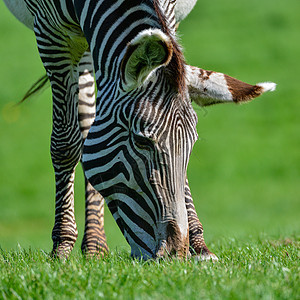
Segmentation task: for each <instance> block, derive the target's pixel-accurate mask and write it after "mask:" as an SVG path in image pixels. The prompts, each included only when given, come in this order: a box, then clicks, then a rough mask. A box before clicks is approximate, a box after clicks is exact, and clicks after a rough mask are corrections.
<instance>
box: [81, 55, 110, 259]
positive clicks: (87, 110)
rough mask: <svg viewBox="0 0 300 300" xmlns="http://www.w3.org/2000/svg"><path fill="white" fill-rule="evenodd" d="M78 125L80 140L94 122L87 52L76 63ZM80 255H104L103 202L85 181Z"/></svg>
mask: <svg viewBox="0 0 300 300" xmlns="http://www.w3.org/2000/svg"><path fill="white" fill-rule="evenodd" d="M78 114H79V125H80V130H81V133H82V136H83V139H85V138H86V137H87V134H88V131H89V129H90V127H91V125H92V123H93V121H94V118H95V82H94V77H93V63H92V58H91V54H90V52H88V51H87V52H86V53H85V54H84V55H83V57H82V58H81V60H80V63H79V95H78ZM81 250H82V252H83V253H85V254H86V255H89V256H94V255H96V256H97V255H100V256H101V255H103V254H105V253H107V252H108V246H107V243H106V236H105V232H104V198H103V197H102V196H101V195H100V194H99V193H98V192H97V191H96V190H95V189H94V188H93V187H92V185H91V184H90V183H89V182H88V181H87V179H85V229H84V236H83V240H82V244H81Z"/></svg>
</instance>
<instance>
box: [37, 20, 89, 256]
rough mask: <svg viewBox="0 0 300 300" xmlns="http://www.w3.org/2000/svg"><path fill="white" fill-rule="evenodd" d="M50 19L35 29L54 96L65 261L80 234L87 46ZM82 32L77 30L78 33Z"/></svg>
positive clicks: (57, 227) (60, 250)
mask: <svg viewBox="0 0 300 300" xmlns="http://www.w3.org/2000/svg"><path fill="white" fill-rule="evenodd" d="M48 19H51V18H50V17H47V16H43V14H41V15H37V16H36V18H35V28H34V29H35V35H36V39H37V45H38V49H39V53H40V57H41V59H42V62H43V65H44V67H45V69H46V72H47V75H48V77H49V79H50V82H51V88H52V97H53V128H52V134H51V149H50V152H51V158H52V164H53V167H54V171H55V181H56V201H55V224H54V228H53V231H52V240H53V250H52V255H53V256H57V257H61V258H64V257H68V256H69V254H70V252H71V251H72V249H73V246H74V244H75V241H76V239H77V235H78V232H77V226H76V223H75V216H74V177H75V167H76V165H77V163H78V162H79V160H80V157H81V152H82V145H83V139H82V135H81V131H80V128H79V122H78V79H79V74H78V62H79V60H80V58H81V56H82V54H83V53H84V51H85V50H86V48H87V45H86V48H84V47H82V48H83V49H82V50H81V48H80V47H76V45H77V44H76V43H77V41H72V40H71V38H72V37H73V36H75V34H74V30H75V29H76V28H73V32H72V34H73V35H70V34H69V32H68V29H67V27H60V26H59V25H56V24H55V23H51V22H48ZM80 32H81V30H80V28H78V34H80ZM83 39H84V38H83ZM83 39H82V41H83V43H84V41H85V40H83ZM83 43H82V44H83ZM74 46H75V47H74ZM74 48H75V50H74Z"/></svg>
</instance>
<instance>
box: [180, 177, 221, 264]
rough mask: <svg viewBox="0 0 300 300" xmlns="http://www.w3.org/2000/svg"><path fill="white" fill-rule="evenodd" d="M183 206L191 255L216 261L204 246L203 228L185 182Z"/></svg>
mask: <svg viewBox="0 0 300 300" xmlns="http://www.w3.org/2000/svg"><path fill="white" fill-rule="evenodd" d="M185 205H186V210H187V214H188V223H189V239H190V252H191V254H192V255H193V256H198V257H199V259H200V260H210V259H212V260H218V258H217V256H216V255H215V254H213V253H212V252H211V251H209V249H208V248H207V246H206V244H205V241H204V236H203V226H202V224H201V222H200V221H199V218H198V215H197V212H196V209H195V206H194V202H193V198H192V195H191V191H190V187H189V184H188V181H187V180H186V184H185Z"/></svg>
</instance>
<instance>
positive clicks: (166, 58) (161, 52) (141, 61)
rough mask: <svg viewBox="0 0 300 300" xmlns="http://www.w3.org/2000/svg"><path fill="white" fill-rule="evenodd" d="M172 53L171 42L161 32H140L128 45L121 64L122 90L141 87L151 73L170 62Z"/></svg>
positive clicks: (149, 30)
mask: <svg viewBox="0 0 300 300" xmlns="http://www.w3.org/2000/svg"><path fill="white" fill-rule="evenodd" d="M172 53H173V50H172V43H171V40H170V38H169V37H168V36H167V35H165V34H164V33H163V32H162V31H161V30H159V29H148V30H144V31H142V32H140V33H139V34H138V35H137V36H136V37H135V38H134V39H133V40H132V41H131V42H130V43H129V44H128V46H127V50H126V53H125V55H124V58H123V60H122V63H121V78H122V85H123V88H124V89H125V90H131V89H134V88H137V87H138V86H140V85H142V84H143V82H144V81H145V80H146V79H147V77H148V76H149V75H150V73H151V72H153V71H154V70H155V69H157V68H159V67H161V66H166V65H167V64H168V63H169V62H170V60H171V57H172Z"/></svg>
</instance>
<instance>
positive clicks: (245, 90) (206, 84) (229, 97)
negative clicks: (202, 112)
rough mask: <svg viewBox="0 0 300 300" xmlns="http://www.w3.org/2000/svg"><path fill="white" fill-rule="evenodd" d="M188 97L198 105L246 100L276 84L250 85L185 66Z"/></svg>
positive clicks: (269, 89)
mask: <svg viewBox="0 0 300 300" xmlns="http://www.w3.org/2000/svg"><path fill="white" fill-rule="evenodd" d="M186 73H187V81H188V89H189V94H190V98H191V100H192V101H194V102H195V103H196V104H198V105H200V106H208V105H212V104H217V103H229V102H234V103H242V102H248V101H250V100H252V99H253V98H256V97H258V96H260V95H261V94H263V93H265V92H268V91H274V90H275V89H276V84H275V83H273V82H263V83H258V84H256V85H251V84H248V83H245V82H242V81H240V80H238V79H235V78H233V77H230V76H228V75H226V74H223V73H218V72H214V71H206V70H203V69H200V68H197V67H192V66H189V65H187V66H186Z"/></svg>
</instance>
